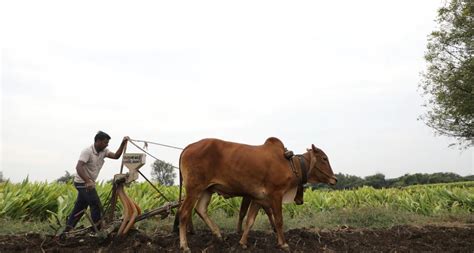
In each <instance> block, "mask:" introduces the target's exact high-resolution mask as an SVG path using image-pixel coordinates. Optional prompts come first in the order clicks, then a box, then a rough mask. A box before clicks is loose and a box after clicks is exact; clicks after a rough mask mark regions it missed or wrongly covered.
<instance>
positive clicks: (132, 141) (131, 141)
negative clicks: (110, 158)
mask: <svg viewBox="0 0 474 253" xmlns="http://www.w3.org/2000/svg"><path fill="white" fill-rule="evenodd" d="M134 141H136V140H132V139H130V140H129V142H130V143H132V145H133V146H135V147H137V148H138V149H140V150H141V151H143V152H144V153H145V154H147V155H149V156H151V157H153V158H155V159H156V160H160V159H158V158H156V157H155V156H154V155H152V154H150V153H149V152H148V151H146V150H144V149H143V148H140V146H138V145H137V144H135V143H134ZM142 142H145V143H147V142H146V141H142ZM150 143H152V142H150ZM153 144H155V143H153ZM160 145H161V144H160ZM163 145H164V144H163ZM169 147H172V146H169ZM173 148H177V147H173ZM177 149H181V148H177ZM181 150H182V149H181ZM160 161H161V160H160ZM171 166H172V167H173V168H175V169H179V168H178V167H176V166H173V165H172V164H171Z"/></svg>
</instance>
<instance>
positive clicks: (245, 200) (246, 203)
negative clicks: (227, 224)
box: [237, 197, 250, 234]
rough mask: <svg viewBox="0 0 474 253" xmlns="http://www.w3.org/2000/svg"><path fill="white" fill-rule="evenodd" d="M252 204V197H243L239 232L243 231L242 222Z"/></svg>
mask: <svg viewBox="0 0 474 253" xmlns="http://www.w3.org/2000/svg"><path fill="white" fill-rule="evenodd" d="M249 206H250V198H248V197H243V198H242V203H241V204H240V211H239V221H238V223H237V233H239V234H240V233H242V222H243V221H244V217H245V215H247V211H248V209H249Z"/></svg>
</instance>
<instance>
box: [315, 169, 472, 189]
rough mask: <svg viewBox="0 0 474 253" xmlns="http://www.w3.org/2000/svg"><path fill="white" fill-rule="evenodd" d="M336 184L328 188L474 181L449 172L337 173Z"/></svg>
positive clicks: (402, 185) (323, 186)
mask: <svg viewBox="0 0 474 253" xmlns="http://www.w3.org/2000/svg"><path fill="white" fill-rule="evenodd" d="M336 177H337V184H336V185H335V186H332V187H330V188H332V189H338V190H342V189H355V188H359V187H362V186H372V187H374V188H376V189H380V188H391V187H405V186H410V185H422V184H437V183H453V182H462V181H474V175H469V176H465V177H463V176H460V175H458V174H456V173H451V172H438V173H432V174H427V173H415V174H405V175H403V176H401V177H397V178H390V179H386V178H385V175H384V174H382V173H377V174H375V175H371V176H366V177H358V176H354V175H348V174H343V173H337V174H336ZM311 187H312V188H315V189H318V188H329V186H327V185H324V184H315V185H312V186H311Z"/></svg>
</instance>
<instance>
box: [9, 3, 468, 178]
mask: <svg viewBox="0 0 474 253" xmlns="http://www.w3.org/2000/svg"><path fill="white" fill-rule="evenodd" d="M442 3H443V1H432V0H423V1H421V0H420V1H408V0H403V1H186V2H183V1H151V2H142V1H133V2H132V1H130V2H127V3H124V2H121V1H112V2H99V1H90V2H87V1H81V2H76V4H72V3H70V2H68V1H57V2H50V1H32V2H24V1H9V2H6V1H3V2H2V3H1V4H0V27H1V34H0V36H1V37H0V43H1V46H2V50H1V52H0V53H1V85H2V86H1V94H2V96H1V107H2V108H1V122H2V123H1V146H0V148H1V152H0V153H1V156H0V161H1V169H0V171H3V174H4V177H7V178H10V179H11V180H12V181H15V182H18V181H21V180H22V179H24V178H25V177H26V176H27V175H29V178H30V179H31V180H37V181H43V180H48V181H52V180H54V179H57V178H58V177H60V176H62V175H64V171H65V170H68V171H70V172H75V168H74V167H75V164H76V162H77V159H78V157H79V153H80V151H81V150H82V149H83V148H85V147H86V146H88V145H90V144H92V142H93V137H94V135H95V133H96V132H97V131H98V130H103V131H105V132H107V133H109V134H110V135H111V136H112V140H111V142H110V149H111V150H115V149H117V148H118V144H119V143H120V141H121V139H122V137H123V136H125V135H129V136H131V137H132V138H136V139H147V140H150V141H156V142H161V143H166V144H170V145H175V146H181V147H184V146H186V145H187V144H189V143H192V142H194V141H197V140H199V139H202V138H207V137H216V138H222V139H225V140H230V141H236V142H244V143H248V144H255V145H258V144H262V143H263V142H264V141H265V139H266V138H267V137H269V136H276V137H278V138H280V139H281V140H282V141H283V142H284V143H285V144H286V146H287V147H288V148H289V149H291V150H294V151H295V153H302V152H304V150H305V148H307V147H309V146H310V145H311V143H314V144H315V145H316V146H318V147H320V148H322V149H323V150H325V151H326V153H327V154H328V155H329V158H330V161H331V163H332V166H333V170H334V172H336V173H337V172H341V173H347V174H353V175H358V176H367V175H372V174H374V173H377V172H380V173H384V174H385V175H386V177H388V178H392V177H398V176H401V175H403V174H405V173H418V172H422V173H433V172H455V173H458V174H460V175H468V174H473V173H474V168H473V161H474V152H473V151H474V150H473V149H472V148H471V149H468V150H465V151H459V150H458V149H456V148H448V145H449V144H450V143H452V142H454V141H455V140H452V139H448V138H445V137H436V136H434V134H433V131H432V129H430V128H428V127H427V126H425V125H424V124H423V122H421V121H417V117H418V116H419V115H420V114H421V113H422V112H423V110H424V109H423V107H422V106H421V105H422V104H423V99H422V98H421V97H420V95H419V94H420V92H419V91H418V83H419V80H420V72H421V71H422V70H424V68H425V62H424V60H423V53H424V51H425V48H426V41H427V35H428V34H429V33H430V32H431V31H432V30H434V29H435V27H436V24H435V22H434V19H435V17H436V10H437V8H439V7H440V6H441V4H442ZM129 150H132V151H133V149H131V148H129ZM135 151H136V150H135ZM150 151H151V152H152V153H153V154H154V155H156V156H159V157H160V158H162V159H163V160H165V161H168V162H172V163H173V164H175V165H177V161H178V158H179V151H176V150H172V149H166V148H160V147H151V149H150ZM148 161H149V162H150V163H151V162H152V161H153V159H152V158H151V157H148ZM150 163H149V164H147V165H145V167H144V168H143V169H142V171H143V172H144V173H145V174H146V175H149V173H150ZM119 168H120V162H119V161H114V160H109V161H107V162H106V164H105V165H104V167H103V170H102V172H101V174H100V176H99V179H100V180H108V179H110V178H112V176H113V174H115V173H118V171H119Z"/></svg>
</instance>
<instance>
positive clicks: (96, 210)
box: [85, 188, 102, 229]
mask: <svg viewBox="0 0 474 253" xmlns="http://www.w3.org/2000/svg"><path fill="white" fill-rule="evenodd" d="M85 196H86V200H87V203H88V204H89V206H90V209H91V216H92V221H93V222H94V223H95V224H96V226H97V228H98V229H100V225H101V224H99V221H100V218H101V212H102V204H101V202H100V198H99V195H98V194H97V191H96V189H95V188H94V189H91V190H88V191H87V192H86V195H85Z"/></svg>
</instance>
